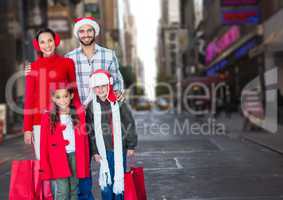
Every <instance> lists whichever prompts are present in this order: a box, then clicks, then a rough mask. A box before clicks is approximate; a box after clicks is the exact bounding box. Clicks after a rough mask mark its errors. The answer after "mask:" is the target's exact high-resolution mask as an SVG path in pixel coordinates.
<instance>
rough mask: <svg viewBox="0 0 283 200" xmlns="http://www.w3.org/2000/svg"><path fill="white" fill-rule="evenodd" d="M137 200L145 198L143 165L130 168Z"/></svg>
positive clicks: (144, 199)
mask: <svg viewBox="0 0 283 200" xmlns="http://www.w3.org/2000/svg"><path fill="white" fill-rule="evenodd" d="M131 171H132V175H133V179H134V184H135V188H136V194H137V197H138V200H146V190H145V183H144V172H143V167H132V168H131Z"/></svg>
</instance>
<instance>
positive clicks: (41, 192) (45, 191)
mask: <svg viewBox="0 0 283 200" xmlns="http://www.w3.org/2000/svg"><path fill="white" fill-rule="evenodd" d="M33 164H34V165H33V179H34V188H35V196H36V198H37V200H53V195H52V190H51V183H50V181H48V180H41V179H40V162H39V161H35V162H34V163H33Z"/></svg>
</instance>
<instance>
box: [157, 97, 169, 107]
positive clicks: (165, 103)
mask: <svg viewBox="0 0 283 200" xmlns="http://www.w3.org/2000/svg"><path fill="white" fill-rule="evenodd" d="M172 104H173V103H171V102H170V99H168V98H164V97H159V98H157V99H156V101H155V105H156V106H157V108H159V109H160V110H169V109H171V108H172Z"/></svg>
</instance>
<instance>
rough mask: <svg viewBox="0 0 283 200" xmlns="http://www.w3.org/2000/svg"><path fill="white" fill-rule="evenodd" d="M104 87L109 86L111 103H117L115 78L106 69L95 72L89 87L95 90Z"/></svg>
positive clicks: (108, 97) (108, 96)
mask: <svg viewBox="0 0 283 200" xmlns="http://www.w3.org/2000/svg"><path fill="white" fill-rule="evenodd" d="M102 85H108V95H107V99H108V100H109V101H110V102H115V101H117V97H116V95H115V93H114V90H113V78H112V77H111V75H110V73H109V72H108V71H106V70H104V69H98V70H95V71H94V72H93V73H92V74H91V76H90V79H89V87H90V88H94V87H97V86H102Z"/></svg>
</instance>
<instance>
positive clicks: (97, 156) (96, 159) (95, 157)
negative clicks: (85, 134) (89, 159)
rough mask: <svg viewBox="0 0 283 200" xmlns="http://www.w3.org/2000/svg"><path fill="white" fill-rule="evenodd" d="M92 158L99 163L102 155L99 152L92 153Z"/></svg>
mask: <svg viewBox="0 0 283 200" xmlns="http://www.w3.org/2000/svg"><path fill="white" fill-rule="evenodd" d="M93 158H94V160H95V161H96V162H98V163H100V161H101V160H102V157H101V156H100V155H99V154H94V156H93Z"/></svg>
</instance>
